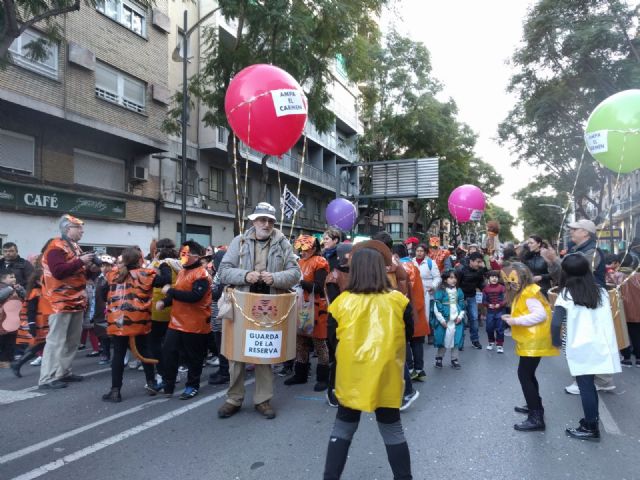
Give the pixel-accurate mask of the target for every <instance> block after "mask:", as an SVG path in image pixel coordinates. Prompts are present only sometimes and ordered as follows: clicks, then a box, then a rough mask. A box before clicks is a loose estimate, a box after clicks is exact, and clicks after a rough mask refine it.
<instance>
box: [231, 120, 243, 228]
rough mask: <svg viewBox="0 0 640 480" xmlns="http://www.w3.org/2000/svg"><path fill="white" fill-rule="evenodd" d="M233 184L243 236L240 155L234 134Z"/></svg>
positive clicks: (239, 226) (239, 225)
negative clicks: (239, 176) (239, 185)
mask: <svg viewBox="0 0 640 480" xmlns="http://www.w3.org/2000/svg"><path fill="white" fill-rule="evenodd" d="M233 173H234V175H233V184H234V188H235V191H236V212H238V231H239V232H240V234H241V235H242V215H241V212H240V191H239V189H238V155H237V148H236V135H235V133H234V134H233Z"/></svg>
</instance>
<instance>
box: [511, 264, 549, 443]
mask: <svg viewBox="0 0 640 480" xmlns="http://www.w3.org/2000/svg"><path fill="white" fill-rule="evenodd" d="M502 279H503V280H504V283H505V286H506V287H507V290H511V291H512V292H515V296H514V297H513V302H512V303H511V315H503V316H502V320H504V321H505V322H507V323H508V324H509V325H510V326H511V336H512V338H513V341H514V342H516V355H519V356H520V363H519V364H518V379H519V380H520V386H521V387H522V393H523V394H524V398H525V400H526V401H527V405H526V406H524V407H515V411H516V412H518V413H526V414H527V415H528V417H527V419H526V420H525V421H524V422H521V423H517V424H515V425H514V426H513V428H515V429H516V430H518V431H522V432H527V431H536V430H544V429H545V424H544V408H543V407H542V399H541V398H540V391H539V388H538V380H537V379H536V369H537V368H538V365H539V364H540V359H541V358H542V357H552V356H556V355H559V352H558V349H557V348H555V347H554V346H553V345H552V343H551V307H550V306H549V302H547V299H546V297H545V296H544V295H543V294H542V292H541V290H540V287H539V286H538V285H537V284H536V283H534V281H533V275H532V274H531V271H530V270H529V269H528V268H527V266H526V265H524V264H522V263H519V262H513V263H511V264H505V265H504V267H503V270H502Z"/></svg>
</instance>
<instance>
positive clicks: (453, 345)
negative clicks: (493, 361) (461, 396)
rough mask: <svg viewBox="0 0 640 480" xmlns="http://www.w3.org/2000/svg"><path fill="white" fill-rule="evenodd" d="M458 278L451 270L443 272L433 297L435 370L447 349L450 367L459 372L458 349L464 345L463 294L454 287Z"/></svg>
mask: <svg viewBox="0 0 640 480" xmlns="http://www.w3.org/2000/svg"><path fill="white" fill-rule="evenodd" d="M457 284H458V277H457V276H456V272H455V270H453V269H448V270H445V272H444V274H443V276H442V283H441V284H440V288H438V290H437V291H436V295H435V308H434V314H435V315H434V318H432V319H431V326H432V327H433V329H434V333H433V346H434V347H436V348H437V349H438V352H437V353H436V368H442V359H443V358H444V355H445V353H446V351H447V349H449V350H450V351H451V366H452V367H453V368H455V369H456V370H460V369H461V368H462V366H461V365H460V362H459V361H458V349H459V348H461V347H462V345H463V344H464V324H463V323H462V320H463V319H464V304H465V302H464V293H463V292H462V290H460V289H459V288H457V287H456V285H457Z"/></svg>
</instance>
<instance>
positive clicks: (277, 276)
mask: <svg viewBox="0 0 640 480" xmlns="http://www.w3.org/2000/svg"><path fill="white" fill-rule="evenodd" d="M256 241H257V240H256V235H255V228H253V227H251V228H249V229H248V230H247V231H246V232H244V234H242V235H238V236H237V237H236V238H234V239H233V240H232V241H231V245H229V248H228V250H227V253H226V254H225V256H224V258H223V259H222V262H220V268H219V270H218V272H219V274H220V282H221V283H224V284H227V285H235V286H236V288H239V289H240V290H242V291H248V290H249V284H248V283H247V282H245V280H244V279H245V277H246V275H247V273H249V272H251V271H253V261H254V258H255V256H254V255H255V246H256ZM267 271H268V272H271V273H273V285H272V286H271V287H272V288H271V293H273V294H275V293H279V292H278V290H280V291H283V290H289V289H291V288H292V287H293V286H294V285H297V284H298V283H299V282H300V278H301V276H302V274H301V272H300V267H299V266H298V261H297V260H296V257H295V255H294V254H293V248H292V247H291V244H290V243H289V241H288V240H287V238H286V237H285V236H284V235H283V234H282V232H280V230H277V229H275V228H274V229H273V232H272V233H271V246H270V248H269V254H268V257H267Z"/></svg>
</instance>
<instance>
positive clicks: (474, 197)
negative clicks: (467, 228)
mask: <svg viewBox="0 0 640 480" xmlns="http://www.w3.org/2000/svg"><path fill="white" fill-rule="evenodd" d="M448 204H449V213H451V215H452V216H453V218H455V219H456V220H457V221H458V222H460V223H464V222H468V221H469V220H474V221H478V220H480V218H478V215H481V214H482V212H484V208H485V198H484V193H482V190H480V189H479V188H478V187H476V186H475V185H460V186H459V187H458V188H456V189H455V190H454V191H453V192H451V195H449V202H448Z"/></svg>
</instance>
